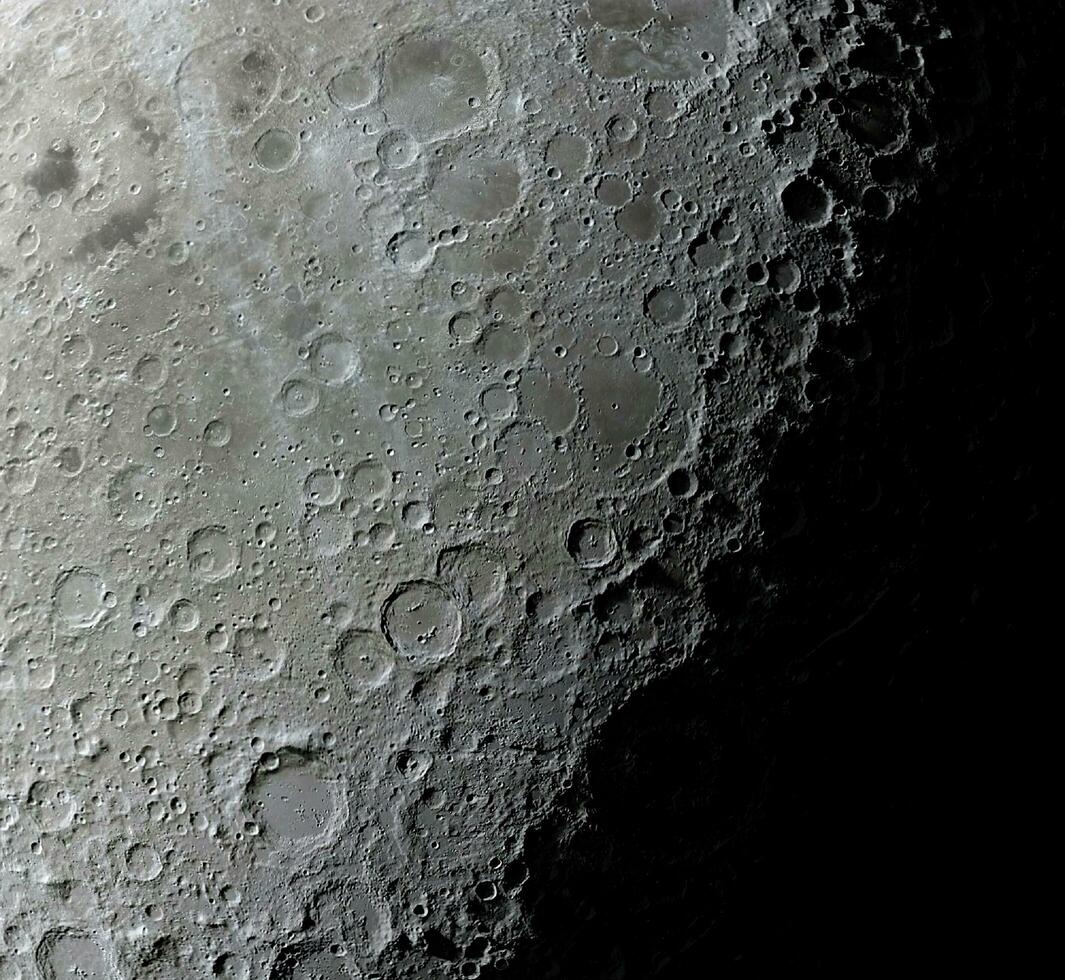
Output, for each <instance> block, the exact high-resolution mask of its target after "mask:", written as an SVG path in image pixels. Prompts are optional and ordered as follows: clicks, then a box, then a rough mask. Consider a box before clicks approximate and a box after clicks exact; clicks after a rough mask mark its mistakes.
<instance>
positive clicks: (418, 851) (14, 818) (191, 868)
mask: <svg viewBox="0 0 1065 980" xmlns="http://www.w3.org/2000/svg"><path fill="white" fill-rule="evenodd" d="M857 6H859V5H857V4H851V3H837V2H829V0H791V2H789V0H586V2H584V0H581V2H576V0H562V2H559V0H551V2H547V0H528V2H526V3H523V4H520V5H517V6H516V5H515V4H514V3H505V2H502V0H499V2H497V0H482V2H477V3H473V2H469V3H467V2H463V0H422V2H418V3H400V2H394V3H393V2H384V0H382V2H376V0H375V2H355V0H351V2H344V0H322V2H320V3H311V2H309V0H307V2H304V0H300V2H290V0H284V2H282V0H257V2H252V0H242V2H227V3H222V2H217V0H215V2H199V0H193V2H187V3H174V2H172V0H138V2H136V3H132V2H119V0H99V2H96V3H91V4H82V3H78V2H75V0H44V2H9V3H4V4H3V5H2V7H0V150H2V153H3V166H2V168H0V352H2V355H3V357H2V359H0V400H2V403H3V406H4V412H5V414H4V419H5V424H4V432H3V437H4V442H3V453H2V455H0V475H2V481H0V514H2V517H3V521H2V524H3V537H2V541H0V595H2V599H3V603H2V608H3V622H2V624H0V722H2V724H3V726H4V728H5V731H6V734H5V737H4V740H3V744H2V746H0V759H2V766H0V867H2V870H0V909H2V910H3V911H2V913H0V925H2V927H3V928H4V933H3V938H4V945H3V946H0V980H16V978H20V977H27V978H28V977H37V976H40V977H43V978H45V980H53V978H55V980H58V978H60V977H68V976H74V975H77V976H83V977H91V978H93V980H97V978H98V980H176V978H179V977H181V978H185V977H189V978H192V977H203V978H209V977H225V978H238V980H252V978H257V980H312V978H313V980H325V978H329V980H359V978H367V980H369V978H371V977H375V978H382V980H385V978H399V977H412V978H423V977H426V978H427V977H442V976H456V977H465V978H474V977H478V976H480V975H482V974H483V975H485V976H489V975H502V974H505V973H507V972H508V970H510V969H520V966H521V962H522V955H523V952H522V951H523V950H524V949H525V948H526V946H527V944H528V943H529V942H533V941H535V939H536V935H537V931H536V920H535V917H534V916H532V915H531V913H530V904H529V903H530V898H529V896H530V894H531V893H532V891H533V889H534V887H535V888H539V887H540V886H539V885H538V884H537V882H536V881H533V882H532V883H531V884H530V878H529V874H530V872H529V868H530V864H531V862H532V861H533V855H532V854H531V852H530V850H529V847H530V845H529V841H530V840H532V839H533V838H534V837H535V832H536V829H537V828H541V827H544V826H546V825H548V824H550V823H551V822H552V821H554V822H556V823H558V822H561V824H562V825H563V826H564V827H571V826H572V827H576V826H577V825H580V824H581V822H582V820H586V819H588V818H587V816H584V817H582V816H581V811H580V808H579V807H573V806H572V805H571V804H572V793H573V791H574V786H575V785H579V784H580V782H581V779H582V775H581V774H582V772H584V768H585V764H586V760H587V757H588V753H589V749H590V746H592V745H594V744H595V740H596V737H597V732H599V731H600V730H601V729H602V726H603V725H604V724H605V723H606V722H607V721H608V720H609V719H610V718H611V717H612V716H613V715H614V714H615V712H617V711H618V710H619V709H620V708H621V707H622V706H623V705H625V704H626V703H628V702H629V701H630V699H632V698H633V697H635V696H637V694H638V693H639V692H641V691H645V690H649V689H653V688H652V686H653V685H654V684H655V683H656V682H658V681H659V680H661V679H662V678H664V677H668V676H670V675H672V674H673V673H674V672H675V671H677V670H679V669H681V668H682V667H689V666H690V665H691V664H692V663H696V662H697V663H700V664H705V665H706V668H707V669H713V665H714V663H715V660H714V657H715V650H718V649H724V648H725V647H727V646H728V645H729V644H730V643H732V642H733V640H732V639H731V637H733V635H734V630H733V625H732V623H733V621H732V620H730V619H729V612H728V609H729V608H731V607H730V601H731V600H729V599H728V594H729V589H728V587H724V586H722V587H720V588H718V587H716V586H715V587H709V586H708V584H707V583H710V582H714V583H722V582H729V581H731V582H732V584H733V586H734V587H735V589H737V590H739V591H742V590H744V589H748V590H750V596H751V602H752V603H755V604H758V605H759V607H760V608H762V607H765V608H769V607H771V606H772V604H773V602H774V596H775V595H776V593H777V590H778V585H777V584H776V583H775V580H774V578H773V575H774V572H773V569H772V567H771V566H770V564H769V563H767V564H766V566H765V569H764V574H761V575H760V576H752V577H751V578H750V579H745V580H744V581H743V583H740V580H739V578H738V577H736V576H731V574H730V571H729V570H730V569H732V568H734V567H736V564H735V563H737V562H740V561H745V560H747V556H748V555H758V554H761V549H763V548H764V547H765V546H766V542H767V540H769V539H772V540H773V541H776V540H778V539H786V538H788V536H789V535H796V534H799V533H800V532H801V529H802V527H803V525H804V521H805V517H804V509H803V505H802V503H801V502H798V503H797V502H796V501H795V500H792V499H790V498H789V499H788V500H785V501H783V502H782V501H781V499H780V498H779V496H778V495H776V490H777V483H776V482H774V480H775V477H774V473H775V472H776V470H775V460H776V455H775V454H776V447H777V446H778V445H780V443H781V440H783V439H784V434H785V433H787V432H791V433H796V432H805V431H807V430H808V429H810V428H811V427H815V426H817V425H819V424H824V417H825V415H826V413H827V411H828V408H830V407H832V406H837V405H842V406H846V405H847V404H849V401H848V400H849V399H852V398H857V397H858V396H857V395H855V394H854V391H859V390H860V391H861V392H863V393H864V394H863V395H862V397H868V398H871V396H869V395H868V391H869V390H872V389H866V388H863V387H861V386H862V385H863V384H864V383H865V382H864V380H862V379H864V378H865V377H866V376H867V375H868V376H871V375H874V374H876V373H877V371H879V370H880V368H879V367H878V365H880V364H882V363H883V362H882V361H880V360H878V356H879V355H878V351H879V350H880V349H881V346H880V345H881V343H882V341H881V338H880V336H876V335H871V334H870V332H869V328H868V327H867V326H865V324H867V323H870V322H873V321H872V320H870V319H869V318H870V317H871V316H873V317H874V319H875V314H877V312H878V311H879V321H880V325H881V327H882V328H883V330H885V331H887V330H889V326H890V325H889V324H888V323H886V322H883V321H885V320H889V319H890V317H885V316H884V311H885V309H888V308H890V306H891V304H892V302H893V300H892V298H891V294H890V290H889V288H888V287H887V286H886V285H885V284H884V282H883V279H882V278H878V275H877V272H878V269H877V267H878V265H879V264H880V262H881V260H882V256H883V254H884V249H885V245H884V243H885V241H887V240H888V237H887V236H888V235H889V234H890V233H892V229H896V228H899V227H904V226H905V223H906V222H907V221H909V220H911V216H912V215H913V214H914V212H915V209H917V208H918V206H919V203H920V200H921V198H922V195H925V194H927V193H929V188H930V187H932V186H933V184H934V181H935V178H936V174H937V167H938V166H939V161H940V159H941V157H942V156H943V153H944V152H945V151H944V147H945V146H946V145H947V144H948V143H949V142H950V141H949V139H943V138H940V139H937V138H936V137H935V136H934V135H933V134H930V132H929V126H928V124H927V118H928V115H929V112H930V111H932V110H934V109H935V108H936V106H937V105H938V104H940V103H941V102H942V99H943V95H942V91H943V90H942V87H937V85H936V84H935V82H934V81H933V80H930V77H929V73H928V71H927V70H926V56H927V57H931V54H930V52H934V51H935V50H936V48H937V45H940V44H942V43H945V42H944V41H943V38H944V36H945V34H944V28H943V22H942V20H941V18H940V17H939V15H938V14H937V9H936V5H935V4H934V3H931V2H927V3H913V4H907V5H900V4H890V3H885V4H878V3H870V4H867V5H864V6H863V10H861V11H857V10H856V9H855V8H856V7H857ZM903 7H905V10H902V8H903ZM937 100H939V102H937ZM870 282H872V283H873V285H872V286H869V285H868V284H869V283H870ZM853 379H858V380H857V381H854V380H853ZM892 383H893V381H892V377H891V376H890V371H888V372H886V373H885V374H884V378H883V387H884V388H889V387H890V385H891V384H892ZM866 491H867V493H868V494H869V500H870V502H871V503H870V506H874V505H875V497H876V488H875V487H873V486H871V485H870V486H868V487H866ZM863 499H864V498H863ZM859 592H860V588H859V586H855V593H854V595H852V596H851V597H850V599H849V600H848V601H850V602H852V603H854V602H859V603H860V601H862V600H861V599H860V598H858V599H856V598H855V596H857V595H858V593H859ZM862 595H864V593H862ZM677 751H678V752H680V753H683V751H684V746H683V745H680V746H677ZM711 826H712V827H713V826H717V825H716V824H711ZM565 832H568V831H565ZM663 832H665V833H668V832H669V831H668V830H664V831H663ZM715 832H716V831H715ZM721 833H722V834H723V833H724V831H722V832H721ZM537 839H540V838H537ZM539 860H540V861H541V862H542V860H543V858H542V857H541V858H540V859H539ZM565 972H566V971H565V970H564V969H563V970H562V974H561V975H565ZM603 975H604V976H606V975H608V974H606V973H604V974H603ZM610 975H614V974H610ZM617 975H620V974H617Z"/></svg>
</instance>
